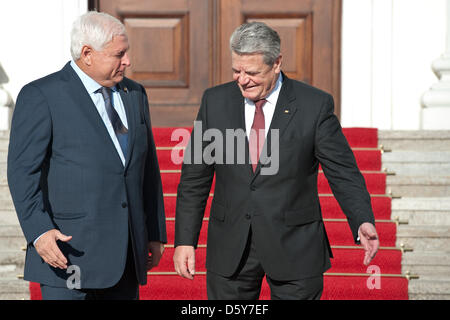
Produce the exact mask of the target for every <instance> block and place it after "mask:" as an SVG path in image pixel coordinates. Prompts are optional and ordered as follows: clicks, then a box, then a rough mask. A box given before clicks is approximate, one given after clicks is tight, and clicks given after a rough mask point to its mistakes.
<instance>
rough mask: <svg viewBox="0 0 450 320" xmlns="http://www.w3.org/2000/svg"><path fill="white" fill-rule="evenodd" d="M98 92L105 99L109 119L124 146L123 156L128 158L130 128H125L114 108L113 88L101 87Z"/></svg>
mask: <svg viewBox="0 0 450 320" xmlns="http://www.w3.org/2000/svg"><path fill="white" fill-rule="evenodd" d="M97 92H101V94H102V96H103V100H105V108H106V113H108V117H109V120H110V121H111V125H112V127H113V129H114V132H115V134H116V137H117V140H118V141H119V144H120V147H121V148H122V151H123V156H124V158H126V157H127V148H128V129H127V128H125V126H124V125H123V123H122V121H121V120H120V117H119V115H118V114H117V111H116V109H114V107H113V105H112V95H111V94H112V90H111V88H107V87H101V88H100V89H98V90H97Z"/></svg>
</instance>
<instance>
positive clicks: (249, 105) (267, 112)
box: [245, 73, 283, 139]
mask: <svg viewBox="0 0 450 320" xmlns="http://www.w3.org/2000/svg"><path fill="white" fill-rule="evenodd" d="M282 84H283V76H282V75H281V73H280V75H279V76H278V79H277V82H276V84H275V88H273V89H272V91H271V92H270V93H269V95H268V96H267V97H266V98H265V99H266V100H267V102H266V103H265V104H264V106H263V112H264V127H265V134H266V137H267V132H269V127H270V124H271V123H272V118H273V114H274V113H275V106H276V105H277V101H278V96H279V95H280V90H281V86H282ZM255 109H256V107H255V103H254V102H253V101H252V100H250V99H247V98H245V128H246V130H245V131H246V132H247V137H248V139H250V130H251V129H252V125H253V118H254V117H255Z"/></svg>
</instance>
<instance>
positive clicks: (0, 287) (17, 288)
mask: <svg viewBox="0 0 450 320" xmlns="http://www.w3.org/2000/svg"><path fill="white" fill-rule="evenodd" d="M13 293H15V294H22V295H23V294H28V295H29V294H30V289H29V282H28V281H24V280H22V279H18V278H17V277H16V276H13V277H10V278H1V279H0V295H1V294H9V295H10V294H13Z"/></svg>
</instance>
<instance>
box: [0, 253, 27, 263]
mask: <svg viewBox="0 0 450 320" xmlns="http://www.w3.org/2000/svg"><path fill="white" fill-rule="evenodd" d="M24 264H25V251H23V250H22V249H16V250H5V251H0V266H2V265H15V266H19V267H22V268H23V266H24Z"/></svg>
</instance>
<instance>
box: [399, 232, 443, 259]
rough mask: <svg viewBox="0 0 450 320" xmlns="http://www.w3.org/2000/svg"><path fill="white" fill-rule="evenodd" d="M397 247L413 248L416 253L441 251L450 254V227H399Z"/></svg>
mask: <svg viewBox="0 0 450 320" xmlns="http://www.w3.org/2000/svg"><path fill="white" fill-rule="evenodd" d="M396 245H397V246H398V247H400V246H402V245H404V246H405V247H408V248H413V250H414V252H416V251H417V252H420V251H440V252H446V253H447V254H449V253H450V226H411V225H399V227H398V228H397V243H396Z"/></svg>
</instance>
